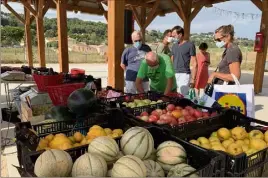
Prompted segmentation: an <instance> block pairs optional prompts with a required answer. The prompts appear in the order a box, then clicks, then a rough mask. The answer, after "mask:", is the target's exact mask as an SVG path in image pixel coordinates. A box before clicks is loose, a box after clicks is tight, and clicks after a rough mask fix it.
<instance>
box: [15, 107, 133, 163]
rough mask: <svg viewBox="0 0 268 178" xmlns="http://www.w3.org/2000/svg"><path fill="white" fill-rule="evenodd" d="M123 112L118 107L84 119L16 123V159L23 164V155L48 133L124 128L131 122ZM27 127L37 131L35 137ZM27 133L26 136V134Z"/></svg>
mask: <svg viewBox="0 0 268 178" xmlns="http://www.w3.org/2000/svg"><path fill="white" fill-rule="evenodd" d="M123 117H124V116H123V113H122V111H121V110H119V109H110V110H107V112H106V113H103V114H96V115H94V117H88V118H86V119H85V120H84V121H80V122H76V121H75V120H73V121H59V122H53V123H45V124H37V125H32V126H31V124H30V123H29V122H25V123H20V124H17V125H16V127H15V132H16V144H17V152H18V160H19V163H20V166H22V165H23V166H24V156H25V155H26V154H28V153H29V152H36V151H35V150H36V148H37V146H38V143H39V139H40V138H44V137H45V136H47V135H49V134H58V133H64V134H66V135H67V136H71V135H73V134H74V133H75V132H77V131H79V132H80V133H82V134H84V135H86V134H87V132H88V129H89V128H90V127H91V126H93V125H100V126H103V127H109V128H111V129H117V128H118V129H123V130H126V129H128V128H129V127H131V126H134V125H133V123H131V122H128V120H125V119H124V118H123ZM29 128H30V129H32V130H34V131H35V132H36V133H37V137H36V136H35V135H34V134H32V132H29ZM26 135H27V136H26Z"/></svg>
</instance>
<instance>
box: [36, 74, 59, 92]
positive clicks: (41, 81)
mask: <svg viewBox="0 0 268 178" xmlns="http://www.w3.org/2000/svg"><path fill="white" fill-rule="evenodd" d="M33 78H34V81H35V83H36V85H37V88H38V90H39V91H43V92H45V91H47V88H46V87H48V86H55V85H60V84H62V83H63V74H58V75H37V74H33Z"/></svg>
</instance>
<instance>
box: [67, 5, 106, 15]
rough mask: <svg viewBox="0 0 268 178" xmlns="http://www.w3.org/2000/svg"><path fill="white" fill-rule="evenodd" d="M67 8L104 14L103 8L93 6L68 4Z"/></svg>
mask: <svg viewBox="0 0 268 178" xmlns="http://www.w3.org/2000/svg"><path fill="white" fill-rule="evenodd" d="M66 9H67V10H68V11H80V12H82V13H89V14H96V15H104V12H105V11H103V10H100V9H96V8H91V7H83V6H73V5H69V4H67V5H66Z"/></svg>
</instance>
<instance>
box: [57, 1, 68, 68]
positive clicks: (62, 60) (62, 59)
mask: <svg viewBox="0 0 268 178" xmlns="http://www.w3.org/2000/svg"><path fill="white" fill-rule="evenodd" d="M66 3H67V1H66V0H57V4H56V6H57V26H58V46H59V47H58V50H59V55H58V60H59V64H60V72H65V73H67V72H69V55H68V35H67V12H66Z"/></svg>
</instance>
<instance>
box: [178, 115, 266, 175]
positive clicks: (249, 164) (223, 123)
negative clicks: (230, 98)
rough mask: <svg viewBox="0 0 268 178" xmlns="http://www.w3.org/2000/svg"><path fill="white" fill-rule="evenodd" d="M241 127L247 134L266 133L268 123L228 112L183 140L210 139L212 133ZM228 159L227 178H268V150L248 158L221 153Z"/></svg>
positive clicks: (212, 119)
mask: <svg viewBox="0 0 268 178" xmlns="http://www.w3.org/2000/svg"><path fill="white" fill-rule="evenodd" d="M237 126H241V127H243V128H245V130H246V131H247V132H250V131H252V130H260V131H261V132H263V133H264V132H265V131H266V129H265V128H266V127H267V126H268V122H264V121H260V120H257V119H253V118H249V117H246V116H245V115H243V114H241V113H239V112H238V111H235V110H226V111H225V112H224V113H223V114H222V115H220V116H219V117H216V118H211V120H210V122H207V125H206V126H203V127H200V128H199V129H196V131H195V134H192V135H191V136H186V137H184V138H182V139H184V140H187V141H189V140H191V139H197V138H199V137H206V138H207V137H209V136H210V134H211V133H212V132H215V131H217V130H218V129H220V128H227V129H233V128H234V127H237ZM220 153H221V154H223V155H225V157H226V170H225V176H226V177H268V148H267V147H266V148H265V149H263V150H260V151H258V152H255V153H253V154H250V155H249V156H247V155H246V154H245V153H242V154H239V155H236V156H234V155H231V154H229V153H227V152H223V151H220Z"/></svg>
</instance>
